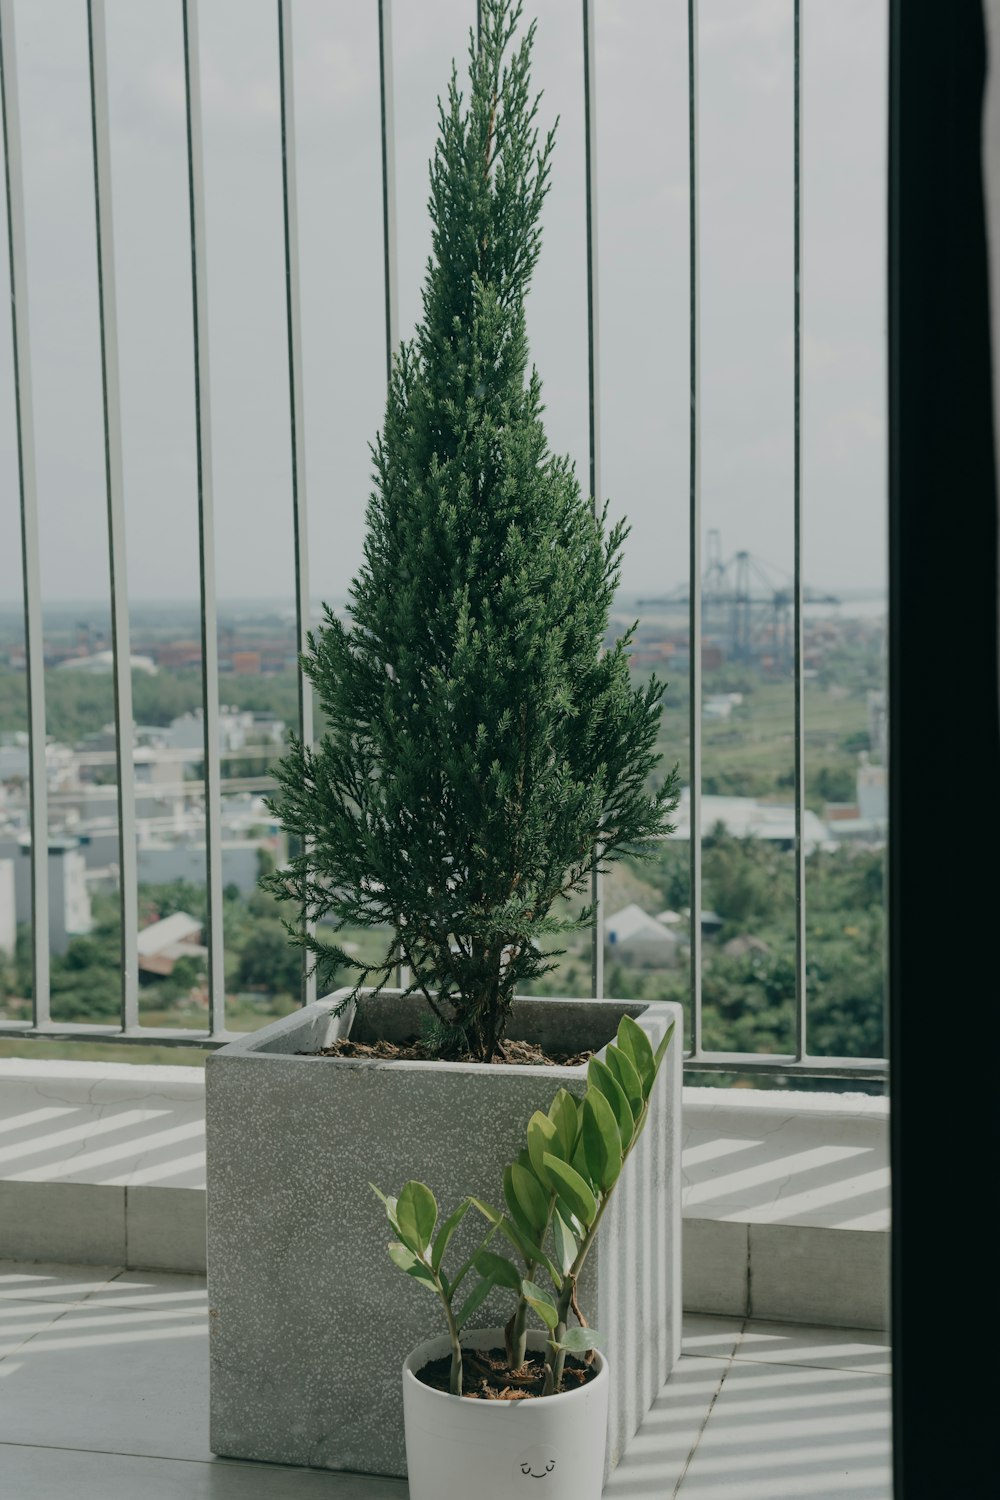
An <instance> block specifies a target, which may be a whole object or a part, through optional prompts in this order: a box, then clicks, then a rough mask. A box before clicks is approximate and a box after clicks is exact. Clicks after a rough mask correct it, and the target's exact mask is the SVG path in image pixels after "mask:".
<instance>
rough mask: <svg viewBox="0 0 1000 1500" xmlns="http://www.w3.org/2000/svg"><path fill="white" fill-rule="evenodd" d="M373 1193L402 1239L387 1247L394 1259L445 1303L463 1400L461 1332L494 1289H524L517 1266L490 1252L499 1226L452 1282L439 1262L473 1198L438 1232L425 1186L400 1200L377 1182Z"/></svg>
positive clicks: (417, 1185) (454, 1385)
mask: <svg viewBox="0 0 1000 1500" xmlns="http://www.w3.org/2000/svg"><path fill="white" fill-rule="evenodd" d="M371 1189H372V1192H373V1193H375V1195H376V1197H378V1198H380V1199H381V1200H382V1203H383V1205H384V1207H385V1212H386V1217H387V1218H388V1220H389V1223H390V1225H391V1226H392V1229H393V1231H394V1232H395V1234H396V1235H397V1236H398V1238H397V1239H395V1240H390V1242H389V1245H388V1247H387V1248H388V1251H389V1258H390V1260H391V1261H392V1262H393V1264H394V1265H396V1266H398V1267H399V1269H400V1270H401V1271H403V1272H405V1274H406V1275H407V1276H411V1277H412V1278H413V1280H414V1281H416V1282H418V1283H419V1284H420V1285H421V1286H424V1287H426V1288H427V1290H428V1291H430V1292H433V1293H434V1295H435V1296H436V1297H437V1298H438V1299H439V1301H440V1303H441V1307H442V1310H443V1312H444V1317H445V1322H446V1324H447V1326H448V1337H449V1340H450V1343H451V1392H452V1394H453V1395H455V1396H460V1395H461V1394H462V1346H461V1343H460V1342H459V1334H460V1333H461V1331H462V1329H463V1327H464V1326H465V1324H466V1323H467V1322H468V1321H469V1319H470V1318H471V1317H472V1314H473V1313H474V1312H475V1311H476V1309H477V1308H478V1307H479V1306H480V1305H481V1304H482V1303H483V1302H485V1300H486V1298H487V1297H488V1296H489V1294H490V1292H491V1291H492V1290H493V1288H494V1286H496V1285H498V1284H499V1285H504V1286H509V1287H513V1288H515V1289H516V1288H517V1287H518V1286H519V1285H520V1280H521V1278H520V1276H519V1274H518V1271H517V1267H516V1266H514V1265H512V1263H511V1262H510V1261H508V1260H505V1259H504V1257H503V1256H500V1255H495V1254H493V1253H492V1252H491V1251H490V1250H489V1248H488V1247H489V1243H490V1241H491V1240H492V1239H493V1236H494V1235H495V1234H496V1232H497V1227H498V1226H497V1225H496V1224H492V1225H491V1226H490V1229H489V1230H488V1232H487V1233H486V1235H485V1236H484V1238H483V1240H482V1241H481V1243H480V1245H479V1246H478V1248H477V1249H476V1250H475V1251H473V1253H472V1255H470V1256H469V1257H468V1259H466V1260H465V1261H464V1262H463V1263H462V1264H461V1265H460V1266H459V1268H458V1270H457V1271H456V1272H455V1273H454V1275H453V1276H452V1277H450V1278H449V1277H448V1276H447V1275H446V1274H445V1272H444V1271H443V1270H442V1264H441V1263H442V1261H443V1259H444V1256H445V1252H446V1251H447V1249H448V1245H449V1243H450V1241H451V1237H452V1235H453V1234H454V1232H455V1230H456V1229H457V1228H458V1225H459V1224H460V1223H461V1221H462V1219H463V1218H464V1217H465V1215H466V1213H467V1212H468V1210H469V1208H470V1207H471V1205H472V1203H473V1199H471V1198H465V1199H463V1201H462V1202H461V1203H460V1204H459V1205H458V1207H457V1208H456V1209H455V1211H454V1213H452V1214H450V1215H449V1217H448V1218H447V1219H445V1221H444V1223H443V1224H442V1225H441V1227H440V1229H438V1230H437V1234H435V1229H437V1222H438V1206H437V1202H436V1200H435V1198H434V1194H433V1193H432V1192H431V1190H430V1188H429V1187H427V1185H426V1184H425V1183H423V1182H413V1181H411V1182H407V1183H405V1184H404V1186H403V1188H402V1191H401V1192H400V1194H399V1197H398V1198H390V1197H387V1196H386V1194H385V1193H383V1192H381V1191H380V1189H379V1188H377V1187H376V1186H375V1184H374V1183H372V1184H371ZM474 1269H475V1270H476V1271H478V1272H479V1275H480V1280H479V1281H478V1282H477V1283H476V1285H475V1286H474V1287H473V1289H472V1291H471V1292H470V1293H469V1294H468V1296H467V1297H466V1298H465V1300H464V1302H463V1303H462V1304H461V1306H460V1307H459V1309H458V1311H457V1312H456V1311H455V1310H454V1302H455V1296H456V1293H457V1292H458V1289H459V1287H460V1286H461V1285H462V1283H463V1282H464V1281H465V1278H466V1277H467V1276H468V1274H469V1272H470V1271H472V1270H474Z"/></svg>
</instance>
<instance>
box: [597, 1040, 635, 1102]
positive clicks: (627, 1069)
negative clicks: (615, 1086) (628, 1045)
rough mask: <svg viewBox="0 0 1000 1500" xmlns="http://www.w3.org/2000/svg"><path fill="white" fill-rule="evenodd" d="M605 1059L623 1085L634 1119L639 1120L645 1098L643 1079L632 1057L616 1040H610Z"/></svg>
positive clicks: (610, 1069)
mask: <svg viewBox="0 0 1000 1500" xmlns="http://www.w3.org/2000/svg"><path fill="white" fill-rule="evenodd" d="M604 1060H605V1062H606V1063H607V1066H608V1069H609V1071H610V1072H611V1073H613V1074H614V1077H615V1079H616V1081H617V1082H618V1083H619V1084H620V1085H621V1088H622V1092H623V1094H624V1095H625V1098H626V1099H627V1100H628V1104H629V1109H630V1110H631V1111H632V1118H633V1120H638V1118H639V1116H640V1115H641V1114H642V1108H643V1103H644V1099H643V1093H642V1080H641V1078H640V1077H639V1075H638V1073H637V1072H636V1071H635V1067H634V1066H633V1064H632V1059H631V1058H630V1057H628V1056H627V1054H626V1053H624V1052H623V1051H622V1050H621V1048H620V1047H616V1046H615V1044H614V1042H609V1043H608V1046H607V1047H606V1048H605V1052H604Z"/></svg>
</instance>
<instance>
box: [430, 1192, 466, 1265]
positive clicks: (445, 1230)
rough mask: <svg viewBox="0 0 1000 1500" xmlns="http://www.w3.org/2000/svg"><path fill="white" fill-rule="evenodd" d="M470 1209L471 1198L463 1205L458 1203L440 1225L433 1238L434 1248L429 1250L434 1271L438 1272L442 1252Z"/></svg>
mask: <svg viewBox="0 0 1000 1500" xmlns="http://www.w3.org/2000/svg"><path fill="white" fill-rule="evenodd" d="M471 1207H472V1200H471V1198H466V1199H465V1201H464V1203H460V1204H459V1205H458V1207H457V1208H456V1210H455V1212H454V1213H453V1214H449V1215H448V1217H447V1219H445V1221H444V1223H443V1224H442V1225H441V1228H440V1229H439V1230H438V1232H437V1234H436V1235H435V1236H434V1247H433V1249H432V1250H431V1265H432V1266H433V1267H434V1270H435V1271H436V1270H438V1269H439V1267H440V1265H441V1261H442V1259H443V1258H444V1252H445V1251H446V1250H447V1248H448V1241H449V1240H450V1239H451V1237H452V1235H453V1234H454V1233H455V1230H456V1229H457V1228H458V1226H459V1224H461V1222H462V1220H463V1219H464V1218H465V1216H466V1214H467V1213H468V1212H469V1209H470V1208H471Z"/></svg>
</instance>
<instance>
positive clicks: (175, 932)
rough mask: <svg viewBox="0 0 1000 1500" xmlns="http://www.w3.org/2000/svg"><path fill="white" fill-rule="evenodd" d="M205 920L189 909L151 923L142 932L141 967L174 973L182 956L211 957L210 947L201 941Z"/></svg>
mask: <svg viewBox="0 0 1000 1500" xmlns="http://www.w3.org/2000/svg"><path fill="white" fill-rule="evenodd" d="M200 937H201V922H200V921H199V920H198V918H197V917H192V916H189V915H188V913H187V912H186V911H175V912H172V913H171V915H170V916H169V917H163V918H162V920H161V921H159V922H151V923H150V925H149V926H148V927H144V928H143V929H142V931H141V932H140V933H139V937H138V941H137V943H136V948H137V951H138V956H139V968H140V970H142V972H143V973H146V974H171V973H173V968H174V964H175V963H176V962H177V960H178V959H179V958H197V959H201V960H203V961H204V960H205V959H207V958H208V949H207V948H206V947H205V946H204V944H203V943H201V942H199V938H200Z"/></svg>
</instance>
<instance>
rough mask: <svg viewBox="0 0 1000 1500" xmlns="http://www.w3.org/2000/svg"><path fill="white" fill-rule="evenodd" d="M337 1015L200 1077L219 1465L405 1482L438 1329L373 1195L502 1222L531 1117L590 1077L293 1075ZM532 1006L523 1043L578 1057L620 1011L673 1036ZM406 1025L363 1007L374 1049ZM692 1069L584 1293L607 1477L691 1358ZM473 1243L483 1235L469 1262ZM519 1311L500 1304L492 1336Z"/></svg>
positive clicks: (285, 1024)
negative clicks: (410, 1436)
mask: <svg viewBox="0 0 1000 1500" xmlns="http://www.w3.org/2000/svg"><path fill="white" fill-rule="evenodd" d="M333 1004H334V1001H333V998H332V997H331V998H330V999H328V1000H326V1001H320V1002H318V1004H317V1005H315V1006H310V1007H307V1008H306V1009H305V1010H304V1011H302V1012H300V1013H299V1014H298V1015H296V1016H292V1017H288V1018H285V1019H284V1020H282V1021H279V1022H276V1023H275V1024H274V1026H271V1027H267V1028H266V1029H265V1030H262V1031H260V1032H257V1033H256V1034H254V1035H253V1036H252V1037H250V1038H247V1039H245V1040H241V1041H240V1042H238V1043H235V1044H233V1045H232V1046H229V1047H226V1048H223V1049H221V1050H220V1051H219V1052H217V1053H216V1054H215V1055H214V1056H213V1057H211V1058H210V1059H209V1061H208V1065H207V1068H206V1107H207V1138H208V1256H209V1260H208V1265H209V1305H210V1326H211V1446H212V1450H213V1452H215V1453H218V1454H221V1455H226V1456H229V1457H243V1458H256V1459H267V1460H270V1461H272V1462H278V1463H291V1464H309V1465H311V1466H313V1467H318V1468H324V1467H325V1468H330V1469H349V1470H355V1471H358V1472H364V1473H378V1474H385V1475H401V1474H403V1473H404V1472H405V1459H404V1446H403V1429H402V1398H401V1390H400V1369H401V1366H402V1362H403V1359H404V1358H405V1356H406V1355H407V1353H408V1352H409V1351H410V1349H412V1348H413V1347H414V1346H415V1345H416V1344H417V1343H419V1342H420V1341H421V1340H422V1339H424V1338H427V1337H429V1336H431V1335H433V1334H435V1333H437V1332H439V1331H440V1317H439V1312H438V1309H437V1305H436V1303H435V1301H434V1299H433V1298H432V1296H431V1295H430V1294H429V1293H428V1292H427V1291H426V1290H424V1289H423V1288H422V1287H420V1286H418V1285H417V1284H416V1283H415V1282H413V1281H411V1280H409V1279H408V1278H405V1277H403V1276H401V1275H400V1273H399V1272H398V1270H396V1268H395V1267H394V1266H393V1265H392V1263H391V1262H390V1260H389V1258H388V1256H387V1255H386V1252H385V1246H386V1243H387V1241H388V1239H389V1238H391V1231H390V1230H389V1228H388V1225H387V1224H386V1221H385V1218H384V1215H383V1211H382V1209H381V1207H380V1205H379V1204H378V1202H377V1201H376V1199H375V1198H374V1195H373V1194H372V1192H371V1189H370V1187H369V1186H368V1184H369V1182H375V1183H377V1184H378V1186H379V1187H381V1188H382V1189H383V1190H384V1191H386V1192H397V1191H398V1190H399V1188H400V1187H401V1186H402V1184H403V1182H405V1181H406V1179H407V1178H410V1177H417V1178H420V1179H422V1180H424V1181H426V1182H427V1183H428V1184H429V1186H430V1187H431V1188H432V1189H433V1191H434V1193H435V1195H436V1196H437V1198H438V1202H439V1205H440V1206H441V1208H442V1209H443V1210H445V1211H449V1210H450V1209H451V1207H453V1206H454V1205H455V1203H457V1201H458V1200H459V1199H460V1198H461V1197H463V1196H464V1195H465V1194H466V1193H475V1194H477V1195H480V1196H483V1197H486V1198H488V1199H491V1200H492V1201H495V1202H500V1201H501V1198H502V1193H501V1189H500V1182H501V1177H502V1169H503V1166H504V1164H505V1163H506V1162H507V1161H509V1160H510V1159H511V1157H512V1156H514V1155H515V1154H516V1152H517V1150H518V1149H519V1148H520V1146H521V1144H522V1143H523V1133H524V1128H525V1125H526V1123H527V1121H528V1119H529V1117H530V1115H531V1114H532V1112H533V1111H534V1110H535V1109H537V1108H542V1109H545V1108H547V1107H548V1104H549V1102H550V1100H551V1098H552V1096H553V1094H554V1093H555V1091H556V1089H557V1088H558V1087H559V1086H560V1085H564V1086H566V1087H568V1088H570V1089H572V1090H573V1091H574V1092H578V1093H582V1091H583V1088H584V1086H585V1070H584V1069H583V1068H580V1069H560V1070H559V1073H558V1074H555V1073H554V1072H553V1070H552V1069H551V1068H534V1067H532V1068H522V1067H497V1066H483V1065H476V1064H444V1063H379V1062H372V1061H349V1060H345V1059H337V1060H333V1059H329V1058H315V1057H300V1056H296V1055H295V1053H296V1052H297V1051H298V1049H300V1048H309V1047H311V1046H314V1045H316V1044H317V1043H321V1042H322V1041H324V1040H326V1039H327V1038H328V1037H330V1036H332V1035H333V1034H335V1031H339V1030H341V1028H342V1027H343V1025H344V1024H346V1018H345V1021H344V1022H341V1023H337V1022H335V1021H333V1019H332V1018H331V1010H332V1008H333ZM520 1005H523V1010H521V1014H520V1016H518V1017H517V1018H516V1020H515V1024H514V1026H513V1028H512V1034H515V1035H523V1036H526V1037H528V1038H530V1039H537V1040H539V1041H543V1042H545V1043H547V1044H548V1045H559V1043H560V1042H561V1041H563V1040H567V1039H568V1038H570V1037H572V1038H573V1040H572V1042H571V1043H570V1045H572V1046H574V1047H576V1048H583V1047H589V1046H603V1045H604V1044H606V1042H607V1041H609V1040H610V1039H611V1038H612V1036H613V1034H614V1031H615V1028H616V1026H617V1022H618V1018H619V1016H620V1015H621V1013H622V1011H623V1010H626V1009H627V1010H629V1011H630V1012H632V1013H633V1014H635V1015H636V1018H637V1019H638V1020H639V1023H640V1025H642V1026H643V1027H644V1028H645V1029H646V1030H647V1031H648V1032H649V1035H650V1038H651V1040H653V1042H654V1044H655V1042H656V1041H657V1040H658V1039H659V1037H660V1036H661V1035H662V1034H663V1031H664V1029H665V1028H666V1026H667V1025H668V1024H669V1022H670V1020H671V1019H673V1018H674V1016H675V1015H676V1016H677V1017H678V1019H679V1008H678V1007H675V1006H668V1005H649V1006H645V1007H643V1006H641V1005H635V1004H631V1003H626V1002H618V1003H616V1002H612V1001H591V1000H582V1001H577V1000H530V1001H524V1002H519V1006H520ZM383 1023H384V1024H383ZM519 1023H521V1024H519ZM398 1024H399V1011H398V1003H396V1002H394V1000H393V997H391V996H386V997H381V998H380V999H379V1001H377V1002H375V1003H374V1004H372V1005H371V1006H370V1007H369V1020H368V1022H367V1023H366V1029H374V1030H378V1031H380V1032H381V1033H382V1034H388V1035H391V1034H392V1032H393V1030H394V1029H395V1028H396V1026H397V1025H398ZM680 1063H681V1056H680V1049H679V1048H678V1047H672V1048H671V1049H670V1054H669V1057H668V1062H667V1063H666V1064H665V1066H664V1068H663V1071H662V1074H661V1077H660V1079H659V1081H658V1083H657V1087H656V1091H655V1094H654V1100H653V1105H652V1108H651V1112H650V1119H649V1123H648V1125H647V1128H646V1131H645V1133H644V1136H643V1138H642V1141H641V1142H640V1144H639V1146H637V1148H636V1150H635V1152H634V1153H633V1156H632V1158H631V1160H630V1163H629V1168H628V1173H627V1175H626V1177H625V1178H623V1181H622V1184H621V1186H620V1188H619V1190H618V1192H617V1194H616V1198H615V1200H613V1202H612V1206H611V1209H610V1210H609V1212H608V1214H607V1215H606V1216H605V1220H604V1223H603V1225H602V1230H601V1235H600V1238H599V1240H598V1244H597V1246H596V1247H595V1251H594V1252H593V1254H592V1256H591V1259H590V1262H589V1264H588V1268H587V1275H586V1277H585V1282H584V1285H583V1286H582V1287H581V1303H582V1306H583V1308H584V1311H585V1313H586V1315H587V1317H588V1318H589V1319H590V1320H591V1321H592V1322H596V1323H597V1325H598V1327H599V1328H600V1329H601V1330H602V1332H603V1333H604V1334H605V1336H606V1352H607V1355H608V1358H609V1361H610V1364H611V1369H612V1384H613V1393H612V1412H611V1417H610V1422H609V1467H611V1466H613V1464H614V1463H615V1462H616V1461H617V1458H618V1457H619V1456H620V1454H621V1452H622V1451H623V1449H624V1446H625V1443H626V1442H627V1440H628V1438H629V1437H630V1436H631V1435H632V1433H634V1431H635V1430H636V1428H637V1427H638V1425H639V1423H640V1421H641V1420H642V1417H643V1416H644V1414H645V1412H646V1411H647V1410H648V1408H649V1406H650V1405H651V1403H652V1401H653V1400H654V1398H655V1396H656V1394H657V1392H658V1391H659V1389H660V1387H661V1386H662V1384H663V1382H664V1381H665V1380H666V1378H667V1376H668V1374H669V1372H670V1370H671V1368H672V1366H673V1363H674V1360H675V1359H676V1358H677V1355H678V1353H679V1348H680V1313H681V1306H680V1300H681V1299H680V1223H681V1219H680V1169H679V1150H680V1103H681V1090H680V1083H681V1068H680ZM477 1227H478V1226H474V1225H473V1223H472V1215H469V1216H468V1218H467V1220H466V1222H465V1224H463V1226H462V1231H461V1235H462V1238H461V1239H459V1237H456V1238H457V1239H458V1240H459V1242H458V1243H457V1244H456V1252H457V1253H458V1254H459V1255H460V1254H461V1253H462V1250H463V1246H467V1247H470V1248H471V1245H472V1243H473V1235H474V1233H475V1232H476V1228H477ZM507 1295H508V1296H509V1294H507ZM508 1311H509V1308H508V1305H507V1301H506V1299H505V1297H504V1295H503V1294H501V1293H495V1294H494V1296H493V1297H492V1298H491V1299H490V1300H489V1301H487V1302H486V1303H485V1304H484V1306H483V1308H482V1310H481V1312H480V1313H479V1314H477V1322H480V1323H481V1324H482V1325H484V1326H488V1325H489V1324H491V1323H501V1322H503V1321H504V1319H505V1318H506V1316H507V1315H508Z"/></svg>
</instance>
